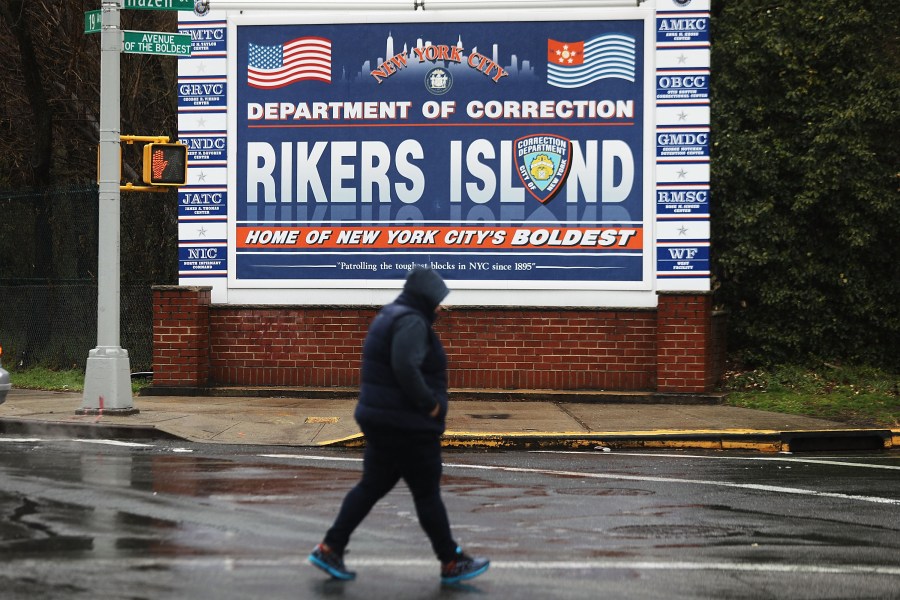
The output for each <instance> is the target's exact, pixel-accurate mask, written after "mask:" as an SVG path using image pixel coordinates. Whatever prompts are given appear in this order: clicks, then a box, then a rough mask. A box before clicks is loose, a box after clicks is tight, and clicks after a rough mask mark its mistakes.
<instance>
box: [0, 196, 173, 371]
mask: <svg viewBox="0 0 900 600" xmlns="http://www.w3.org/2000/svg"><path fill="white" fill-rule="evenodd" d="M121 207H122V215H121V235H120V239H121V249H120V257H121V280H122V284H121V288H120V289H121V305H120V310H121V330H120V333H121V335H120V344H121V346H122V347H123V348H125V349H127V350H128V355H129V358H130V362H131V369H132V371H134V372H142V371H150V370H152V359H153V295H152V292H151V286H152V285H156V284H172V283H176V281H177V275H176V272H177V271H176V270H177V264H178V259H177V233H176V231H177V198H176V194H175V193H174V192H171V193H166V194H151V193H129V194H123V196H122V201H121ZM97 229H98V192H97V188H96V186H82V187H72V188H66V189H52V190H41V191H27V192H6V193H4V192H0V346H2V347H3V362H4V364H5V365H7V366H14V367H30V366H35V365H40V366H44V367H49V368H54V369H68V368H79V369H83V368H84V367H85V364H86V361H87V358H88V353H89V351H90V350H91V349H92V348H94V347H96V346H97V279H96V272H97V247H98V242H97V239H98V238H97V235H98V233H97Z"/></svg>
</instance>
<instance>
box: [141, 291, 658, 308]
mask: <svg viewBox="0 0 900 600" xmlns="http://www.w3.org/2000/svg"><path fill="white" fill-rule="evenodd" d="M160 287H164V286H160ZM154 289H156V288H154ZM179 289H186V288H179ZM382 306H383V305H382V304H377V305H375V304H372V305H362V304H216V303H213V304H212V305H211V307H212V308H215V309H220V310H222V309H232V310H284V309H291V310H380V309H381V307H382ZM444 310H445V311H447V312H455V311H465V310H483V311H495V312H509V311H517V312H518V311H527V312H540V311H545V312H555V311H560V312H594V311H596V312H626V311H627V312H656V310H657V309H656V307H655V306H653V307H647V306H639V307H635V306H492V305H485V306H478V305H468V304H466V305H459V306H456V305H453V304H449V305H444Z"/></svg>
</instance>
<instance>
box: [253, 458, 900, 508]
mask: <svg viewBox="0 0 900 600" xmlns="http://www.w3.org/2000/svg"><path fill="white" fill-rule="evenodd" d="M259 456H261V457H264V458H289V459H293V460H311V461H332V462H362V459H361V458H347V457H342V456H312V455H307V454H260V455H259ZM444 467H445V468H453V469H472V470H477V471H499V472H503V473H531V474H535V475H551V476H557V477H574V478H580V479H611V480H617V481H641V482H654V483H681V484H688V485H711V486H717V487H727V488H739V489H745V490H755V491H760V492H773V493H777V494H794V495H798V496H812V497H816V498H836V499H838V500H856V501H860V502H873V503H875V504H894V505H898V506H900V498H882V497H880V496H859V495H856V494H841V493H839V492H819V491H816V490H807V489H803V488H793V487H785V486H780V485H762V484H757V483H732V482H729V481H712V480H706V479H681V478H678V477H652V476H639V475H619V474H610V473H584V472H581V471H557V470H553V469H527V468H524V467H504V466H496V465H467V464H462V463H444Z"/></svg>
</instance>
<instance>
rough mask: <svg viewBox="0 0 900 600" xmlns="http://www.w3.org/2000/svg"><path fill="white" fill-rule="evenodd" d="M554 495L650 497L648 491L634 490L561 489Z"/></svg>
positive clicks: (650, 493)
mask: <svg viewBox="0 0 900 600" xmlns="http://www.w3.org/2000/svg"><path fill="white" fill-rule="evenodd" d="M556 493H558V494H563V495H565V496H652V495H653V492H651V491H650V490H638V489H634V488H598V487H582V488H561V489H558V490H556Z"/></svg>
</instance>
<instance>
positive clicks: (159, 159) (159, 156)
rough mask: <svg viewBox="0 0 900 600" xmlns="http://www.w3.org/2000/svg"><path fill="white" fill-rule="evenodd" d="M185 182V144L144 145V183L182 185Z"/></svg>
mask: <svg viewBox="0 0 900 600" xmlns="http://www.w3.org/2000/svg"><path fill="white" fill-rule="evenodd" d="M186 182H187V146H185V145H184V144H146V145H144V183H147V184H150V185H175V186H179V185H184V184H185V183H186Z"/></svg>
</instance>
